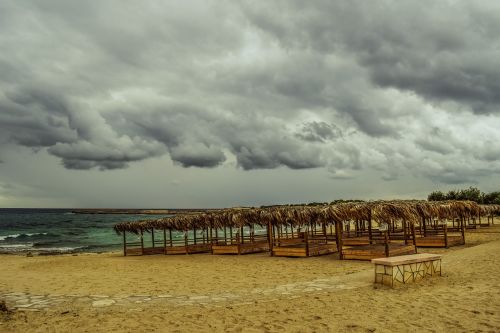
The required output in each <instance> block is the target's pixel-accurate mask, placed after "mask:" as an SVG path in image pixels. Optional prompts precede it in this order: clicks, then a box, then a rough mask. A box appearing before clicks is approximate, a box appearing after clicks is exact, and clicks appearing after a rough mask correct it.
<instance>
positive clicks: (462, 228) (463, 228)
mask: <svg viewBox="0 0 500 333" xmlns="http://www.w3.org/2000/svg"><path fill="white" fill-rule="evenodd" d="M460 220H461V222H462V225H461V231H462V242H463V243H464V244H465V219H464V218H463V217H462V218H461V219H460Z"/></svg>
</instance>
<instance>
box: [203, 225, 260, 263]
mask: <svg viewBox="0 0 500 333" xmlns="http://www.w3.org/2000/svg"><path fill="white" fill-rule="evenodd" d="M227 229H229V232H228V230H227ZM236 229H237V231H236V232H233V228H232V227H229V228H227V227H224V228H223V229H222V232H221V236H220V237H219V230H218V229H215V234H212V238H211V239H212V254H236V255H240V254H250V253H259V252H268V251H269V236H268V234H267V229H265V230H266V232H265V233H256V232H255V225H253V224H252V225H250V226H247V227H246V228H245V227H240V228H236Z"/></svg>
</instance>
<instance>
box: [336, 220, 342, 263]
mask: <svg viewBox="0 0 500 333" xmlns="http://www.w3.org/2000/svg"><path fill="white" fill-rule="evenodd" d="M334 223H335V239H336V241H337V250H338V251H339V259H340V260H342V259H344V253H343V251H342V228H343V226H342V225H341V224H342V222H341V221H335V222H334Z"/></svg>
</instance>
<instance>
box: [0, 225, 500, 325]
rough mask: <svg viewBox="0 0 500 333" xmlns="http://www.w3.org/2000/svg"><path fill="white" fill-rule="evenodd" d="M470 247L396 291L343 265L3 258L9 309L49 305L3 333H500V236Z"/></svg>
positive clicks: (1, 279) (329, 259)
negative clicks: (437, 272) (439, 270)
mask: <svg viewBox="0 0 500 333" xmlns="http://www.w3.org/2000/svg"><path fill="white" fill-rule="evenodd" d="M497 223H499V224H500V221H497ZM466 238H467V245H466V246H460V247H455V248H451V249H448V250H444V249H432V250H431V249H430V250H423V251H421V252H432V253H443V254H444V258H443V271H444V275H443V277H436V278H431V279H426V280H424V281H421V282H420V283H418V284H411V285H406V286H403V287H400V288H396V289H390V288H387V287H377V286H374V285H373V283H372V280H373V267H372V265H371V264H370V263H368V262H357V261H339V260H338V259H337V257H336V256H334V255H333V256H324V257H315V258H304V259H294V258H272V257H269V256H268V255H264V254H257V255H246V256H212V255H208V254H202V255H189V256H162V255H157V256H144V257H123V256H121V255H120V254H119V253H108V254H80V255H78V256H72V255H65V256H51V257H38V256H36V257H24V256H12V255H10V256H9V255H2V256H0V265H1V266H0V299H1V298H2V297H3V298H4V299H7V305H8V306H10V307H12V306H13V305H14V304H26V303H28V305H29V304H31V303H36V300H37V299H39V300H42V302H39V303H40V304H39V306H36V304H35V305H33V306H28V307H27V309H28V310H23V311H22V310H16V311H15V312H13V313H11V314H9V315H5V314H3V315H2V314H0V332H111V331H114V332H197V331H201V332H207V331H235V332H284V331H286V332H322V331H325V332H426V331H429V332H462V331H473V332H500V226H498V227H497V226H495V227H490V228H483V229H481V230H480V231H479V232H468V233H467V235H466ZM16 293H17V294H16ZM7 294H10V296H6V295H7ZM2 295H3V296H2ZM42 305H43V306H42ZM37 307H38V308H40V310H39V311H33V310H34V309H36V308H37ZM30 309H31V311H30Z"/></svg>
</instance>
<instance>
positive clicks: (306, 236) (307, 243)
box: [304, 231, 309, 257]
mask: <svg viewBox="0 0 500 333" xmlns="http://www.w3.org/2000/svg"><path fill="white" fill-rule="evenodd" d="M304 241H305V242H306V257H309V233H308V232H307V231H306V232H305V233H304Z"/></svg>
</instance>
